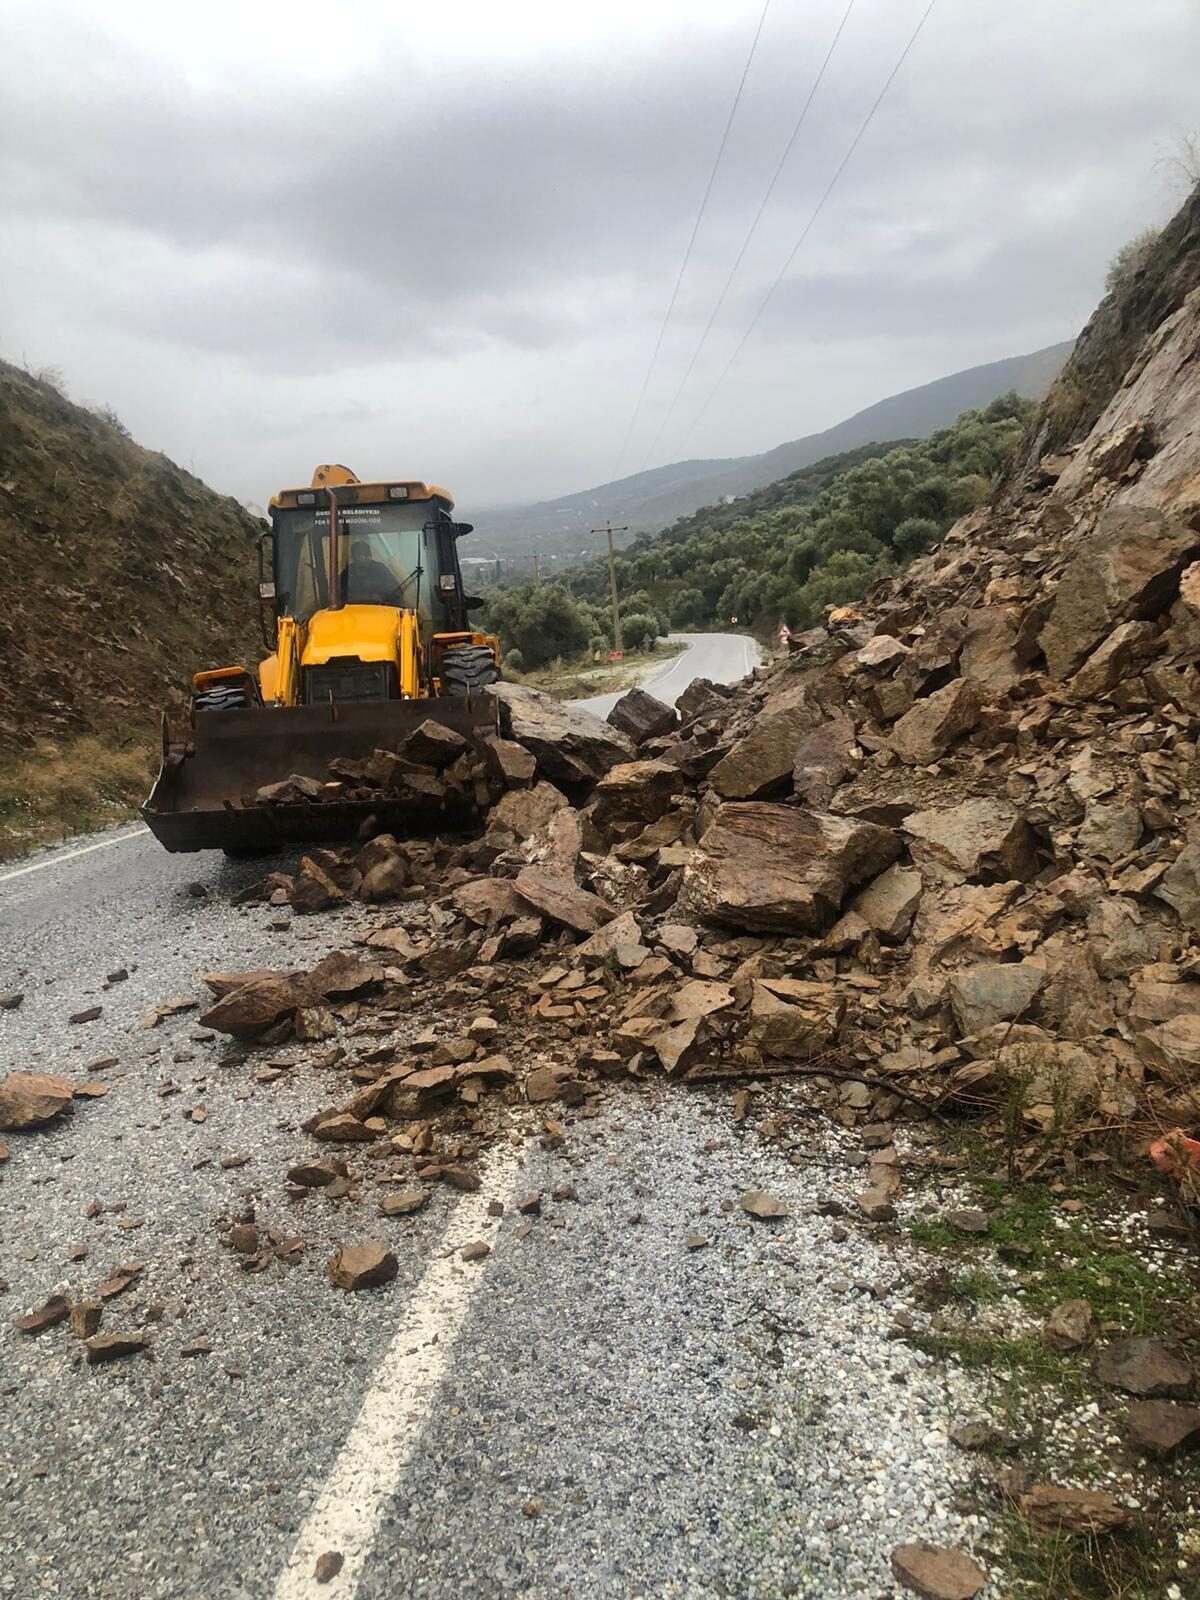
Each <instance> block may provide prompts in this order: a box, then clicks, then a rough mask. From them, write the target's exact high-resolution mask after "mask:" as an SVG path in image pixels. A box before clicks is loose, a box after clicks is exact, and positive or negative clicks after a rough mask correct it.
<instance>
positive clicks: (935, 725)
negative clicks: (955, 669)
mask: <svg viewBox="0 0 1200 1600" xmlns="http://www.w3.org/2000/svg"><path fill="white" fill-rule="evenodd" d="M982 708H983V695H982V693H981V691H980V689H979V687H978V685H977V684H976V683H974V682H973V681H972V680H971V679H970V678H955V679H954V680H953V681H952V682H950V683H948V684H946V686H945V688H943V689H935V690H934V692H933V694H931V695H928V696H926V698H925V699H924V700H918V701H917V703H916V704H915V705H914V706H913V707H912V709H911V710H910V711H906V712H905V713H904V715H903V716H902V717H901V718H900V721H899V722H898V723H897V724H896V726H895V727H894V728H893V729H892V736H891V738H890V739H889V740H888V743H889V745H890V746H891V748H892V750H893V752H894V753H895V754H896V755H898V756H899V757H900V759H901V761H906V762H907V763H908V764H909V766H912V767H927V766H928V765H929V764H930V762H932V761H937V760H938V759H939V758H940V757H942V756H944V755H945V754H946V751H947V750H949V748H950V746H951V745H952V744H953V743H954V741H955V740H956V739H960V738H961V737H962V736H963V734H964V733H970V731H971V729H972V728H973V727H974V726H975V724H976V723H977V722H978V721H979V713H980V711H981V710H982Z"/></svg>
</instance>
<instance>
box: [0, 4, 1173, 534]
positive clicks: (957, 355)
mask: <svg viewBox="0 0 1200 1600" xmlns="http://www.w3.org/2000/svg"><path fill="white" fill-rule="evenodd" d="M925 5H926V0H856V3H855V5H854V7H853V10H852V12H851V15H850V18H849V21H848V22H847V23H846V26H845V29H844V32H843V34H842V36H841V39H840V42H839V44H838V47H837V50H836V52H835V54H834V56H833V59H832V61H831V64H830V66H829V70H828V73H827V75H826V77H825V80H824V82H823V83H822V85H821V87H820V89H819V91H818V93H817V95H816V97H815V99H814V100H813V103H812V107H811V110H810V112H809V115H808V119H807V121H806V123H805V125H804V127H803V129H802V131H801V133H800V136H799V138H798V140H797V142H796V145H795V148H794V150H793V152H792V156H791V159H790V161H789V163H788V165H787V167H786V169H785V172H784V175H783V177H782V179H781V181H780V183H779V186H778V188H777V189H776V191H775V194H774V197H773V199H772V202H771V205H770V207H769V208H768V211H767V213H766V215H765V217H764V219H763V223H762V225H761V227H760V228H759V231H758V233H757V235H756V237H755V239H754V241H753V243H752V245H751V247H750V249H749V251H748V252H747V256H746V259H745V262H744V264H743V266H742V269H741V271H740V272H739V274H738V276H737V278H736V280H735V282H734V284H733V287H732V289H731V291H730V295H729V298H728V300H727V302H726V304H725V306H724V308H723V311H722V313H721V317H720V319H719V321H718V324H717V326H716V328H715V329H714V332H713V335H712V337H711V339H710V340H709V343H708V345H707V347H706V349H705V351H704V353H703V355H702V357H701V359H700V361H699V363H698V364H697V366H696V369H695V372H694V374H693V376H692V379H691V381H690V383H689V385H688V387H687V389H686V390H685V392H684V394H683V396H682V399H681V401H680V403H679V405H678V407H677V408H676V410H675V411H674V413H673V414H672V415H671V417H670V420H669V421H668V423H667V426H666V428H665V429H664V430H663V431H662V435H661V438H660V439H659V440H658V442H657V444H654V440H655V436H656V435H657V434H658V432H659V428H660V424H661V423H662V420H663V417H664V415H665V414H666V411H667V406H668V402H669V401H670V399H671V397H672V396H673V395H674V393H675V391H676V389H677V386H678V383H679V380H680V378H681V377H682V375H683V372H684V370H685V368H686V366H687V363H688V361H689V360H690V358H691V355H692V352H693V350H694V349H695V346H696V342H697V340H698V339H699V337H700V334H701V332H702V330H703V328H704V324H705V322H706V321H707V319H708V316H709V313H710V311H711V310H712V307H713V304H714V302H715V299H716V296H717V294H718V293H719V291H720V288H721V285H722V284H723V283H724V281H725V278H726V275H727V273H728V271H729V269H730V267H731V266H732V264H733V261H734V258H735V256H736V255H737V252H738V249H739V247H740V245H741V243H742V241H743V239H744V237H745V234H746V230H747V229H748V227H749V225H750V222H751V219H752V217H753V215H754V212H755V209H756V207H757V205H758V203H759V200H760V199H761V197H762V194H763V191H764V190H765V188H766V185H767V183H768V181H769V178H770V175H771V173H772V171H773V170H774V168H775V164H776V161H777V160H778V158H779V155H780V153H781V150H782V148H783V145H784V142H785V140H786V138H787V136H788V134H789V132H790V131H791V128H792V126H793V124H794V122H795V120H796V117H797V116H798V114H799V110H800V107H801V105H802V104H803V101H804V98H805V96H806V95H807V94H808V92H809V89H810V87H811V84H812V81H813V78H814V76H815V74H816V72H817V69H818V67H819V66H820V63H821V59H822V57H823V56H824V54H825V52H826V50H827V49H828V46H829V43H830V40H831V39H832V37H833V34H834V30H835V28H836V27H837V24H838V22H839V20H840V18H841V17H842V15H843V13H844V11H845V6H846V0H772V3H771V4H770V6H769V9H768V12H767V17H766V22H765V25H764V27H763V31H762V36H761V40H760V43H759V47H758V52H757V54H756V56H755V59H754V61H753V64H752V66H751V69H750V73H749V77H748V79H747V83H746V88H745V94H744V96H743V100H742V103H741V107H740V109H739V112H738V115H737V117H736V119H735V121H734V125H733V131H732V134H731V137H730V140H729V144H728V147H727V150H726V154H725V159H724V161H723V163H722V165H721V167H720V169H719V171H718V174H717V178H716V182H715V184H714V186H713V190H712V195H711V199H710V201H709V205H708V208H707V211H706V213H705V216H704V219H703V222H702V225H701V228H700V232H699V236H698V239H697V242H696V248H695V251H694V253H693V256H692V260H691V263H690V265H689V268H688V271H687V274H686V276H685V278H684V281H683V285H682V288H681V291H680V295H679V300H678V304H677V306H676V310H675V315H674V316H673V318H672V319H671V322H670V325H669V327H668V329H667V333H666V337H665V339H664V341H663V345H662V350H661V353H660V356H659V360H658V362H657V364H656V366H655V369H654V372H653V375H652V377H651V381H650V385H649V388H648V391H647V394H646V399H645V404H644V405H643V407H642V409H641V412H640V415H639V417H638V420H637V424H636V426H635V428H634V430H633V436H632V440H631V442H630V446H629V448H628V449H627V450H626V451H625V453H624V455H623V456H622V441H623V439H624V437H625V434H626V431H627V428H628V426H629V423H630V418H631V416H632V414H633V411H634V406H635V403H636V401H637V398H638V393H639V391H640V389H641V385H642V379H643V375H644V373H645V371H646V367H647V363H648V362H649V360H650V355H651V351H652V350H653V348H654V344H655V340H656V338H657V336H658V332H659V328H660V326H661V323H662V319H663V315H664V313H665V310H666V307H667V304H668V301H669V300H670V297H671V292H672V288H673V285H674V282H675V278H676V275H677V273H678V271H679V267H680V263H681V261H682V259H683V254H684V250H685V247H686V244H687V240H688V236H689V234H690V232H691V229H692V225H693V223H694V221H695V218H696V214H697V210H698V207H699V205H700V200H701V196H702V195H703V193H704V188H705V184H706V183H707V181H708V178H709V174H710V172H711V170H712V165H713V161H714V158H715V155H716V151H717V148H718V145H719V143H720V139H721V134H722V130H723V128H724V126H725V121H726V118H727V116H728V113H729V108H730V105H731V103H732V100H733V95H734V91H735V89H736V87H737V83H738V79H739V77H740V75H741V72H742V69H743V67H744V65H745V61H746V56H747V52H748V50H749V47H750V42H751V39H752V37H753V34H754V30H755V27H756V25H757V23H758V19H759V16H760V13H761V11H762V0H582V3H580V0H575V3H574V4H567V3H564V0H557V3H553V4H550V3H540V0H508V3H506V4H503V5H501V4H497V3H495V0H488V3H483V0H438V3H437V4H435V5H425V4H422V5H416V4H412V3H407V4H406V3H404V0H343V3H341V4H339V5H333V4H330V3H328V0H324V3H322V4H319V5H318V4H313V3H311V0H287V3H277V0H240V3H238V4H232V3H229V0H205V4H203V5H200V4H195V3H193V4H186V5H168V4H163V3H162V0H107V3H106V4H105V5H104V6H97V5H96V4H95V3H94V0H0V33H2V35H3V37H0V48H2V51H3V55H2V59H3V68H2V71H3V83H4V88H3V94H0V190H2V192H3V197H4V218H5V222H6V227H5V228H4V229H3V232H2V234H0V353H2V354H3V355H5V356H6V357H8V358H9V359H12V360H15V361H19V362H22V363H24V364H26V365H28V366H30V367H33V368H38V367H43V366H49V367H56V368H58V369H60V370H61V372H62V374H63V377H64V380H65V384H66V387H67V390H68V392H69V393H70V394H71V395H72V397H73V398H75V399H78V400H81V401H83V402H85V403H104V404H108V405H111V406H113V407H114V408H115V409H116V411H117V412H118V413H119V414H120V416H121V417H122V418H123V419H124V421H125V423H126V424H127V426H128V427H129V428H130V430H131V431H132V433H133V434H134V436H135V437H136V438H137V439H138V440H139V441H140V442H142V443H144V444H146V445H149V446H151V447H154V448H160V449H163V450H165V451H167V453H168V454H169V455H171V456H172V457H174V458H175V459H176V460H177V461H179V462H180V463H181V464H183V465H184V466H187V467H190V468H191V469H192V470H193V471H195V472H197V473H199V474H200V475H201V476H202V477H204V478H206V479H207V480H208V481H209V482H210V483H212V484H213V485H214V486H215V487H217V488H218V489H221V490H223V491H226V492H230V493H234V494H237V495H238V496H240V497H241V498H243V499H246V500H250V501H257V502H260V503H261V502H264V501H265V500H266V498H267V497H268V495H269V493H270V492H271V491H272V490H273V489H274V488H276V487H279V486H281V485H283V484H285V483H294V482H306V481H307V480H308V477H309V475H310V473H311V469H312V467H313V465H314V464H316V463H317V462H319V461H326V460H340V461H344V462H346V463H347V464H348V465H350V466H351V467H353V468H354V469H355V470H356V471H357V472H358V473H359V474H360V475H362V476H368V475H371V476H390V475H393V474H401V473H405V474H410V475H412V476H414V477H426V478H429V479H432V480H434V481H439V482H444V483H446V484H449V485H450V486H452V487H453V489H454V490H455V492H456V494H457V496H458V500H459V504H460V506H461V508H462V510H463V513H464V515H470V511H471V508H472V507H483V506H494V505H500V504H505V503H513V502H521V501H526V500H533V499H542V498H547V497H551V496H554V495H557V494H561V493H566V492H569V491H572V490H576V489H581V488H584V487H587V486H589V485H592V484H596V483H601V482H604V481H605V480H607V479H609V478H612V477H614V476H616V475H618V472H631V471H635V470H637V469H638V468H639V467H641V466H643V465H647V464H648V465H655V464H657V463H659V462H663V461H670V460H673V459H678V458H679V457H680V456H683V455H687V456H709V455H736V454H742V453H746V452H749V451H757V450H763V449H767V448H770V447H771V446H773V445H775V444H778V443H780V442H781V441H782V440H784V439H789V438H794V437H796V436H798V435H801V434H805V433H809V432H812V431H814V430H815V429H819V428H823V427H827V426H829V425H830V424H832V423H834V422H836V421H838V420H840V419H841V418H842V417H843V416H846V415H848V414H849V413H851V412H853V411H856V410H858V409H860V408H861V407H862V406H864V405H868V404H870V403H871V402H873V401H875V400H877V399H880V398H882V397H883V396H885V395H887V394H890V393H894V392H895V391H896V390H899V389H904V388H908V387H911V386H912V385H914V384H918V383H923V382H927V381H929V380H930V379H933V378H936V377H940V376H942V375H943V374H945V373H948V372H953V371H955V370H957V369H959V368H962V367H966V366H972V365H974V364H976V363H978V362H982V361H989V360H994V359H997V358H999V357H1001V356H1007V355H1013V354H1018V353H1023V352H1025V351H1028V350H1032V349H1035V348H1038V347H1039V346H1041V345H1045V344H1050V343H1052V342H1054V341H1057V340H1059V339H1064V338H1067V337H1070V336H1071V335H1072V334H1073V333H1075V332H1076V331H1077V330H1078V328H1079V326H1080V325H1081V324H1082V322H1083V321H1084V320H1085V319H1086V317H1087V315H1088V314H1089V312H1090V311H1091V309H1092V307H1093V306H1094V304H1095V302H1096V300H1097V299H1098V297H1099V294H1100V292H1101V288H1102V280H1103V274H1104V268H1105V264H1106V262H1107V260H1108V258H1109V256H1110V255H1111V254H1112V252H1113V251H1114V250H1115V249H1116V248H1117V247H1118V246H1119V245H1120V244H1121V243H1122V242H1123V241H1124V240H1125V239H1127V238H1128V237H1130V236H1131V235H1132V234H1134V233H1136V232H1137V231H1138V230H1139V229H1141V228H1143V227H1145V226H1146V225H1147V224H1149V223H1153V222H1159V221H1162V220H1163V219H1165V217H1167V216H1168V215H1169V214H1170V213H1171V211H1172V210H1174V209H1175V206H1176V205H1177V204H1178V203H1179V200H1180V198H1181V194H1182V188H1181V184H1180V181H1179V179H1178V176H1177V174H1175V173H1174V172H1173V171H1172V170H1171V169H1170V167H1169V165H1168V163H1167V161H1166V159H1165V158H1167V157H1169V155H1170V154H1171V151H1172V148H1173V144H1174V142H1175V141H1176V140H1177V138H1178V136H1179V135H1180V134H1188V133H1192V134H1194V133H1196V132H1197V131H1198V129H1200V109H1198V107H1197V100H1196V92H1195V86H1196V82H1197V77H1198V69H1200V6H1197V5H1196V3H1195V0H1138V3H1137V4H1136V5H1135V4H1133V3H1131V0H938V3H937V5H936V6H935V7H934V10H933V13H932V15H931V17H930V18H929V21H928V23H927V24H926V26H925V28H924V31H923V32H922V34H921V35H920V37H919V39H918V41H917V43H916V45H915V47H914V48H913V51H912V53H911V55H910V56H909V57H908V59H907V61H906V62H905V64H904V66H903V68H902V70H901V72H900V74H899V75H898V77H897V78H896V80H895V83H894V85H893V86H892V88H891V90H890V91H889V93H888V95H887V97H886V98H885V100H884V102H883V104H882V106H881V107H880V110H879V112H878V114H877V116H876V117H875V119H874V121H873V122H872V124H871V126H870V128H869V129H868V131H867V133H866V135H865V137H864V138H863V139H862V142H861V143H860V144H859V146H858V148H857V150H856V151H855V153H854V156H853V158H852V159H851V161H850V163H849V165H848V166H847V167H846V170H845V172H844V174H843V176H842V178H841V180H840V181H839V183H838V184H837V186H836V188H835V189H834V191H833V193H832V195H831V196H830V198H829V200H828V202H827V204H826V205H825V208H824V210H823V211H822V213H821V215H820V217H819V218H818V220H817V222H816V224H815V225H814V226H813V228H812V230H811V232H810V233H809V235H808V237H807V239H806V241H805V243H804V244H803V246H802V247H801V249H800V251H799V253H798V254H797V256H796V259H795V262H794V264H793V266H792V269H791V271H790V273H789V275H788V276H787V278H786V279H785V280H784V282H783V283H782V284H781V286H780V288H779V290H778V292H777V293H776V295H775V296H774V297H773V299H772V301H771V303H770V306H769V307H768V310H767V312H766V314H765V315H764V316H763V317H762V319H761V321H760V322H759V324H758V326H757V328H756V330H755V332H754V334H753V335H752V337H751V339H750V341H749V343H748V344H747V346H746V348H745V351H744V353H743V355H742V357H741V358H740V359H739V361H738V362H737V364H736V365H735V366H734V368H733V370H732V371H731V372H730V374H729V376H728V377H727V378H726V380H725V381H724V382H723V383H722V384H721V386H720V387H719V389H718V390H717V392H716V395H715V398H714V399H713V400H712V402H711V404H710V405H709V406H708V408H707V410H705V411H704V413H703V416H702V419H701V421H700V423H699V425H698V426H692V419H693V418H694V417H695V415H696V413H697V412H699V411H700V409H701V406H702V405H703V403H704V401H705V400H706V398H707V396H708V394H709V393H710V391H711V390H712V388H713V385H714V384H715V382H716V380H717V377H718V375H719V373H720V372H721V371H722V369H723V368H724V366H725V364H726V362H727V360H728V358H729V355H730V353H731V352H732V350H733V349H734V347H735V346H736V344H737V342H738V340H739V338H740V337H741V335H742V333H743V331H744V329H745V327H746V325H747V323H748V322H749V320H750V318H751V317H752V316H753V314H754V311H755V309H756V307H757V306H758V305H759V304H760V302H761V300H762V297H763V295H764V294H765V293H766V291H767V289H768V287H769V286H770V284H771V283H772V281H773V280H774V279H775V277H776V274H777V273H778V271H779V269H780V266H781V265H782V263H783V261H784V260H785V258H786V257H787V255H788V253H789V251H790V250H791V248H792V246H793V245H794V244H795V242H796V239H797V238H798V236H799V234H800V232H801V230H802V229H803V227H804V225H805V223H806V222H807V220H808V218H809V216H810V214H811V212H812V209H813V207H814V206H815V205H816V203H817V201H818V199H819V198H820V195H821V193H822V191H823V190H824V189H825V187H826V185H827V184H828V182H829V180H830V178H831V177H832V176H833V173H834V172H835V170H836V168H837V166H838V164H839V162H840V161H841V160H842V158H843V156H844V154H845V152H846V150H847V148H848V146H849V144H850V142H851V140H852V139H853V138H854V135H855V133H856V131H857V130H858V128H859V127H860V125H861V123H862V121H863V118H864V117H865V116H866V114H867V111H868V110H869V108H870V106H871V104H872V102H873V101H874V99H875V97H876V95H877V94H878V93H879V90H880V88H881V86H882V84H883V82H884V79H885V78H886V77H887V74H888V72H889V71H890V70H891V68H892V66H893V65H894V64H895V61H896V59H897V57H898V56H899V54H900V51H901V50H902V49H903V47H904V44H905V42H906V41H907V39H908V38H909V36H910V34H911V33H912V30H913V28H914V27H915V26H916V23H917V21H918V19H919V17H920V15H921V13H922V12H923V11H924V9H925ZM652 446H653V450H652V453H651V447H652Z"/></svg>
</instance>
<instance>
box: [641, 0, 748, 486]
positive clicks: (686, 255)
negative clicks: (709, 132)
mask: <svg viewBox="0 0 1200 1600" xmlns="http://www.w3.org/2000/svg"><path fill="white" fill-rule="evenodd" d="M770 9H771V0H764V4H763V8H762V13H761V15H760V16H759V19H758V27H757V28H755V30H754V38H753V39H752V40H751V42H750V54H749V55H748V56H747V57H746V65H745V66H744V67H743V68H742V76H741V78H740V80H739V81H738V86H737V93H736V94H735V95H734V97H733V104H732V105H731V106H730V108H729V116H728V118H727V120H726V122H725V132H724V133H723V134H722V135H721V143H720V146H719V148H718V150H717V158H716V160H715V161H714V162H713V165H712V171H711V172H710V173H709V175H708V183H707V184H706V186H705V189H704V198H703V199H702V200H701V202H700V209H699V211H697V213H696V220H695V222H694V223H693V224H692V234H691V238H690V239H689V240H688V242H687V249H686V250H685V251H684V252H683V262H682V264H681V265H680V268H679V276H678V277H677V278H676V279H675V287H674V289H673V290H672V291H671V302H670V304H669V305H668V306H667V314H666V316H665V317H664V318H663V320H662V326H661V327H660V328H659V330H658V338H657V339H656V340H655V341H654V352H653V354H652V355H651V357H650V365H649V366H648V367H647V368H646V375H645V377H644V378H643V379H642V387H641V389H640V390H639V392H638V397H637V403H636V405H635V406H634V408H633V415H632V416H631V417H630V419H629V426H628V427H627V428H626V430H625V438H624V440H623V442H622V444H621V453H620V455H619V456H618V457H617V467H616V471H615V472H614V473H613V476H614V477H616V476H617V475H618V474H619V473H620V470H621V463H622V462H623V461H624V460H625V452H626V451H627V450H628V449H629V441H630V439H631V438H632V437H633V429H634V425H635V424H636V422H637V419H638V413H639V412H640V411H641V409H642V402H643V400H645V398H646V390H647V389H648V388H649V386H650V374H651V373H652V372H653V371H654V366H655V363H656V362H657V360H658V353H659V351H660V350H661V349H662V342H663V340H664V339H665V338H666V334H667V325H668V324H669V322H670V321H671V313H672V312H673V311H674V310H675V302H676V300H678V298H679V290H680V286H681V285H682V283H683V275H684V273H685V272H686V271H687V268H688V262H689V261H690V260H691V259H692V250H693V248H694V246H695V243H696V236H697V234H698V233H699V232H700V224H701V222H702V221H703V220H704V213H705V211H706V210H707V209H708V200H709V196H710V195H711V194H712V189H713V184H714V183H715V182H716V179H717V169H718V168H719V167H720V165H721V158H722V157H723V156H724V154H725V146H726V145H727V144H728V143H729V133H730V129H731V128H732V127H733V119H734V117H735V116H736V115H737V109H738V106H739V105H740V104H741V99H742V90H743V89H744V88H745V87H746V79H747V78H748V77H749V75H750V64H751V62H752V61H753V60H754V53H755V51H756V50H757V49H758V40H759V36H760V35H761V33H762V31H763V23H764V22H765V21H766V20H767V12H768V11H769V10H770Z"/></svg>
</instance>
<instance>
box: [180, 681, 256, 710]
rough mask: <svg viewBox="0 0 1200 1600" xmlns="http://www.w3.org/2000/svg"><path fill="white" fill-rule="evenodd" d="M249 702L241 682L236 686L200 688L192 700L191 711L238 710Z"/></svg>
mask: <svg viewBox="0 0 1200 1600" xmlns="http://www.w3.org/2000/svg"><path fill="white" fill-rule="evenodd" d="M248 703H249V702H248V701H247V699H246V691H245V689H244V688H243V686H242V685H241V684H238V685H237V687H236V688H229V689H224V688H219V689H202V690H201V691H200V693H199V694H198V695H197V696H196V697H195V699H194V700H193V701H192V710H193V711H240V710H241V709H242V708H243V707H244V706H246V705H247V704H248Z"/></svg>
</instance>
